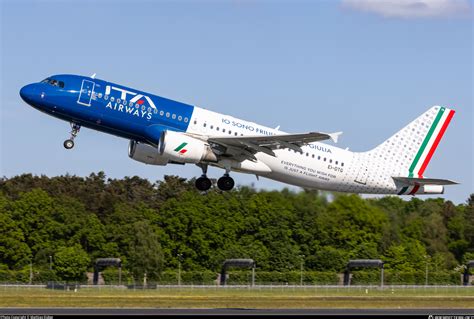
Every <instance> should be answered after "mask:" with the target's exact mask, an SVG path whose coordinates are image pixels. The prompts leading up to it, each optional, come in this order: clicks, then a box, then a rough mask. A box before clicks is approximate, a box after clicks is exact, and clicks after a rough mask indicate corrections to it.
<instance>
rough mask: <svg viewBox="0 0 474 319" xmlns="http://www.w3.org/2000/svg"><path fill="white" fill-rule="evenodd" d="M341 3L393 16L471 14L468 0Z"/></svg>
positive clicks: (355, 0)
mask: <svg viewBox="0 0 474 319" xmlns="http://www.w3.org/2000/svg"><path fill="white" fill-rule="evenodd" d="M342 5H343V7H345V8H350V9H354V10H359V11H365V12H371V13H375V14H379V15H382V16H384V17H395V18H434V17H461V16H469V15H470V14H471V4H470V2H469V0H342Z"/></svg>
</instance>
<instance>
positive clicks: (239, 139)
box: [208, 132, 342, 160]
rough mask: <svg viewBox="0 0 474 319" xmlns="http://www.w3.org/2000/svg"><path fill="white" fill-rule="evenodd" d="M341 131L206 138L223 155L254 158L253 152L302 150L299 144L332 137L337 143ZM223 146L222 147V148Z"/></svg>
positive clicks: (269, 153)
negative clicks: (283, 149) (287, 149)
mask: <svg viewBox="0 0 474 319" xmlns="http://www.w3.org/2000/svg"><path fill="white" fill-rule="evenodd" d="M340 134H342V132H337V133H321V132H310V133H302V134H282V135H270V136H261V135H258V136H236V137H212V136H210V137H209V138H208V142H209V143H210V144H216V146H217V147H215V148H214V149H219V148H220V149H221V154H219V155H223V156H226V155H227V156H233V157H237V158H239V157H241V160H243V159H250V160H256V158H255V156H254V154H255V153H258V152H263V153H266V154H268V155H271V156H275V153H274V152H273V150H275V149H282V148H289V149H292V150H295V151H297V152H302V150H301V146H303V145H305V144H308V143H312V142H317V141H324V140H328V139H332V140H333V141H334V142H335V143H337V139H338V137H339V135H340ZM222 148H224V149H222Z"/></svg>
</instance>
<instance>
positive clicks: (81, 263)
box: [53, 244, 90, 282]
mask: <svg viewBox="0 0 474 319" xmlns="http://www.w3.org/2000/svg"><path fill="white" fill-rule="evenodd" d="M89 263H90V258H89V256H88V255H87V253H86V252H85V251H84V249H82V247H81V246H80V245H79V244H75V245H73V246H71V247H61V248H59V249H58V251H57V253H56V254H55V255H54V264H53V265H54V270H55V272H56V274H57V275H58V276H59V278H61V279H62V280H65V281H68V282H71V281H82V280H84V279H85V273H86V271H87V266H88V265H89Z"/></svg>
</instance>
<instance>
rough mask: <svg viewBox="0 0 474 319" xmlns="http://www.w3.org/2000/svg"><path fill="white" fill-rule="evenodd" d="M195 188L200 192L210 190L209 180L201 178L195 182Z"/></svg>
mask: <svg viewBox="0 0 474 319" xmlns="http://www.w3.org/2000/svg"><path fill="white" fill-rule="evenodd" d="M195 185H196V188H197V189H198V190H200V191H202V192H204V191H207V190H209V188H211V185H212V183H211V180H210V179H209V178H207V177H206V176H201V177H199V178H198V179H197V180H196V183H195Z"/></svg>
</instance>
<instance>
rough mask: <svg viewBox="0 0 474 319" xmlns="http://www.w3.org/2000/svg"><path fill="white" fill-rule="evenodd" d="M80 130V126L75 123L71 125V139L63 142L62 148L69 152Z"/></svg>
mask: <svg viewBox="0 0 474 319" xmlns="http://www.w3.org/2000/svg"><path fill="white" fill-rule="evenodd" d="M80 130H81V126H80V125H79V124H76V123H71V137H70V138H69V139H67V140H65V141H64V143H63V145H64V148H65V149H67V150H70V149H71V148H73V147H74V139H75V138H76V136H77V134H79V131H80Z"/></svg>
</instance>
